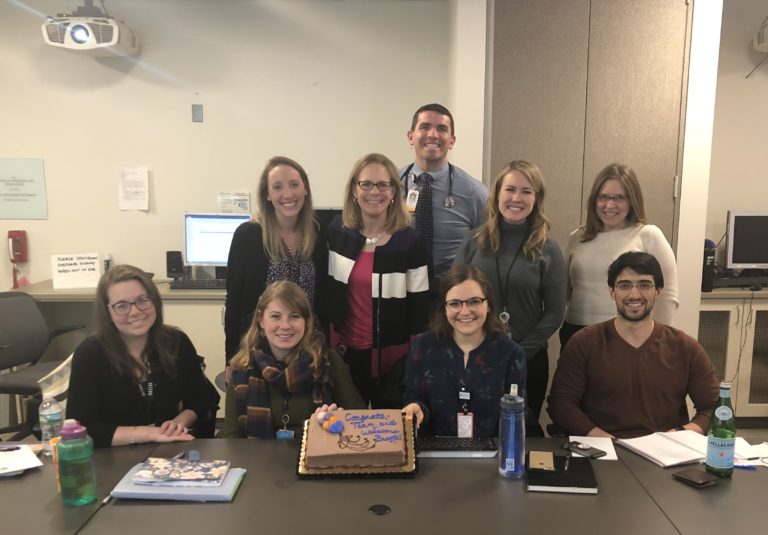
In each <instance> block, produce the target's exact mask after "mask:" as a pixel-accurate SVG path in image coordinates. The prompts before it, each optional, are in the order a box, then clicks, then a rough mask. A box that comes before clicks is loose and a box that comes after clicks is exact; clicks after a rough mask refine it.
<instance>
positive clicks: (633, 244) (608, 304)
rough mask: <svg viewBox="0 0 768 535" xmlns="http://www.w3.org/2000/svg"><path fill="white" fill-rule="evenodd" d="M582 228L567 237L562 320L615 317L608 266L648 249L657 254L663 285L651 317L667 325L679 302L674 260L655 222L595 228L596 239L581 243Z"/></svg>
mask: <svg viewBox="0 0 768 535" xmlns="http://www.w3.org/2000/svg"><path fill="white" fill-rule="evenodd" d="M582 234H583V232H582V230H581V229H578V228H577V229H576V230H574V231H573V232H572V233H571V236H570V238H569V239H568V247H567V249H566V251H565V262H566V265H567V267H568V287H569V289H570V290H571V292H570V298H569V301H568V308H567V310H566V313H565V321H567V322H568V323H572V324H574V325H593V324H595V323H600V322H601V321H607V320H609V319H611V318H614V317H616V303H615V302H614V301H613V299H611V296H610V292H609V288H608V266H610V265H611V262H613V261H614V260H616V259H617V258H618V257H619V256H620V255H621V254H623V253H626V252H628V251H640V252H645V253H650V254H652V255H653V256H655V257H656V260H658V261H659V264H660V265H661V272H662V273H663V275H664V289H663V290H662V291H661V295H660V296H659V298H658V299H657V300H656V304H655V305H654V307H653V318H654V319H655V320H656V321H658V322H660V323H664V324H667V325H669V324H670V323H671V322H672V317H673V316H674V314H675V311H676V310H677V307H678V306H679V304H680V302H679V301H678V299H677V261H676V260H675V254H674V253H673V252H672V248H671V247H670V246H669V243H668V242H667V240H666V238H665V237H664V234H663V233H662V232H661V230H660V229H659V227H657V226H655V225H638V226H633V227H628V228H623V229H619V230H611V231H607V232H598V233H597V236H595V239H593V240H592V241H588V242H584V243H582V242H581V241H580V240H581V236H582Z"/></svg>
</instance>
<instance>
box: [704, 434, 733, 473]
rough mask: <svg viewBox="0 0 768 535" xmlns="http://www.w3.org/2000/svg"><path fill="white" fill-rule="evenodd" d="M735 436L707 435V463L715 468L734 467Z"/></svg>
mask: <svg viewBox="0 0 768 535" xmlns="http://www.w3.org/2000/svg"><path fill="white" fill-rule="evenodd" d="M735 447H736V439H735V438H718V437H713V436H708V437H707V464H708V465H709V466H712V467H714V468H733V452H734V449H735Z"/></svg>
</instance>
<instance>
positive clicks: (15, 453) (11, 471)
mask: <svg viewBox="0 0 768 535" xmlns="http://www.w3.org/2000/svg"><path fill="white" fill-rule="evenodd" d="M42 465H43V463H42V462H41V461H40V459H38V458H37V455H35V453H34V452H33V451H32V448H30V447H29V446H25V445H20V444H9V443H7V442H0V477H10V476H15V475H18V474H21V473H22V472H23V471H24V470H26V469H28V468H35V467H37V466H42Z"/></svg>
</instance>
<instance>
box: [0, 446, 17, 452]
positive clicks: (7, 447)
mask: <svg viewBox="0 0 768 535" xmlns="http://www.w3.org/2000/svg"><path fill="white" fill-rule="evenodd" d="M20 449H21V448H20V447H19V446H6V447H0V451H16V450H20Z"/></svg>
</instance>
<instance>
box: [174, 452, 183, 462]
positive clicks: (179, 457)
mask: <svg viewBox="0 0 768 535" xmlns="http://www.w3.org/2000/svg"><path fill="white" fill-rule="evenodd" d="M182 458H184V452H183V451H180V452H179V453H177V454H176V455H174V456H173V457H171V460H172V461H175V460H177V459H182Z"/></svg>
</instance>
